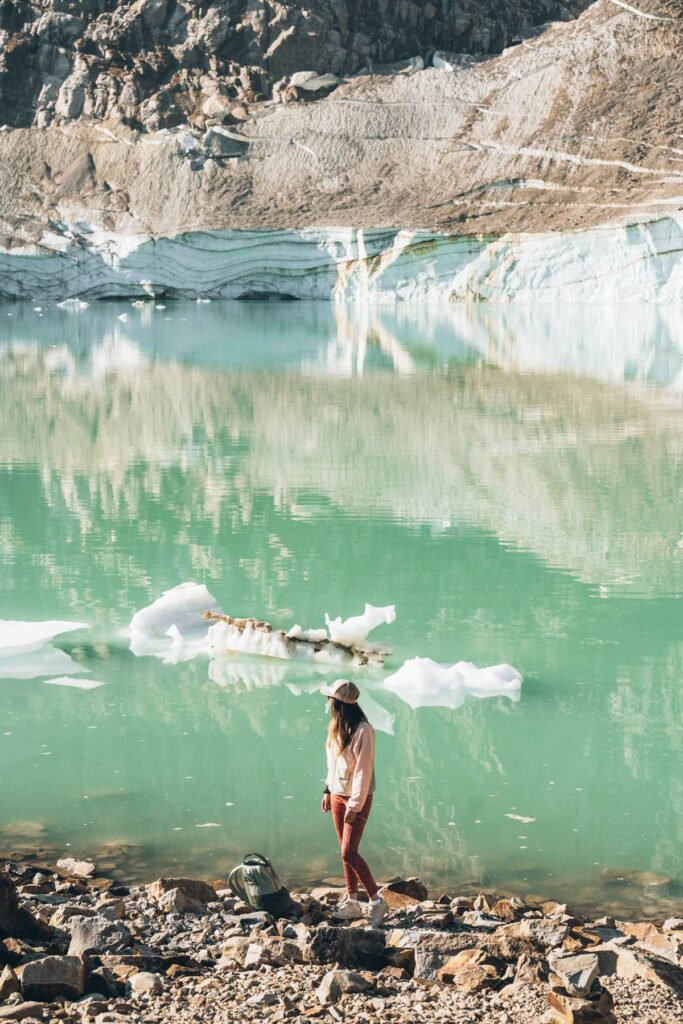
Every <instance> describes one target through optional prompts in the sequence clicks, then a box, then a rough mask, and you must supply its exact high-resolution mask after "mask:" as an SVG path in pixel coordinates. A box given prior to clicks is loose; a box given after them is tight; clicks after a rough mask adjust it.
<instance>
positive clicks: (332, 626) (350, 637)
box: [325, 604, 396, 647]
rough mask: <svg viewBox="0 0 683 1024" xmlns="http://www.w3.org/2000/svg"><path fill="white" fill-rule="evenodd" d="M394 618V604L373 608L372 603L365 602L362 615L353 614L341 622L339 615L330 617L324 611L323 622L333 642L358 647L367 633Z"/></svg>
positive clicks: (392, 620)
mask: <svg viewBox="0 0 683 1024" xmlns="http://www.w3.org/2000/svg"><path fill="white" fill-rule="evenodd" d="M395 620H396V605H394V604H390V605H387V607H386V608H375V607H374V605H371V604H366V605H365V611H364V612H363V614H362V615H355V616H353V617H352V618H350V619H346V620H345V621H344V622H342V620H341V617H337V618H336V619H331V618H330V617H329V615H328V614H327V612H325V622H326V623H327V628H328V629H329V631H330V639H331V640H332V641H333V643H335V644H344V646H345V647H360V646H361V645H362V644H363V643H364V641H365V640H367V638H368V634H369V633H370V632H371V631H372V630H373V629H376V628H377V626H381V625H382V624H383V623H385V622H394V621H395Z"/></svg>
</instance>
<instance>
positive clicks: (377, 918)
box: [367, 896, 389, 928]
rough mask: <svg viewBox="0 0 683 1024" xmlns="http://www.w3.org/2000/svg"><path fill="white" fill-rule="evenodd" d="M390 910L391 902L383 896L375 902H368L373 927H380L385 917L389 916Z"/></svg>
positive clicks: (368, 912)
mask: <svg viewBox="0 0 683 1024" xmlns="http://www.w3.org/2000/svg"><path fill="white" fill-rule="evenodd" d="M388 911H389V904H388V903H387V901H386V900H385V899H384V897H383V896H380V898H379V899H378V900H377V902H376V903H375V902H373V901H372V900H371V901H370V903H369V904H368V911H367V917H368V921H369V923H370V927H371V928H379V926H380V925H381V923H382V921H383V920H384V918H385V917H386V916H387V913H388Z"/></svg>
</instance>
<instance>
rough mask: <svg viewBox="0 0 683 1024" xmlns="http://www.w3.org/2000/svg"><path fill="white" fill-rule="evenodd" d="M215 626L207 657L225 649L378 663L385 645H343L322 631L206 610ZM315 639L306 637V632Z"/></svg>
mask: <svg viewBox="0 0 683 1024" xmlns="http://www.w3.org/2000/svg"><path fill="white" fill-rule="evenodd" d="M204 617H205V618H206V619H207V620H208V621H214V622H215V625H213V626H211V628H210V629H209V656H210V657H211V658H220V657H224V656H225V655H226V654H227V653H228V652H231V651H237V652H239V653H241V654H258V655H260V656H261V657H265V658H282V659H285V660H289V659H295V660H299V661H314V662H318V663H320V664H325V665H357V666H359V667H360V666H365V665H382V664H383V663H384V659H385V658H386V656H387V654H388V653H390V652H389V650H388V649H387V648H386V647H382V646H380V645H379V644H365V645H363V646H361V644H360V643H359V644H358V645H355V644H353V645H352V644H348V645H347V644H345V643H341V642H340V641H334V640H330V639H328V638H327V633H326V632H325V631H324V630H312V631H304V630H302V629H301V627H299V628H298V629H297V628H296V627H294V629H292V630H290V634H291V635H288V634H287V633H285V631H284V630H283V629H275V628H274V626H272V625H271V623H270V622H262V621H261V620H260V619H251V618H250V619H236V618H233V616H231V615H221V614H215V613H212V612H208V613H206V614H205V616H204ZM309 632H310V636H313V637H315V638H316V639H309V638H308V635H309Z"/></svg>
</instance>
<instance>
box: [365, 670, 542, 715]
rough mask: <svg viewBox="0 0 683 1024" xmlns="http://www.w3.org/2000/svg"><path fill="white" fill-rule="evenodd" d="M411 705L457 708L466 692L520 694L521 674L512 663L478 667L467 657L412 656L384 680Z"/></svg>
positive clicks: (512, 696) (511, 696)
mask: <svg viewBox="0 0 683 1024" xmlns="http://www.w3.org/2000/svg"><path fill="white" fill-rule="evenodd" d="M384 686H385V688H386V689H387V690H391V691H392V693H395V694H396V695H397V696H398V697H400V698H401V700H404V701H405V702H406V704H409V705H410V707H411V708H420V707H442V708H452V709H453V710H455V708H459V707H460V706H461V705H462V704H463V702H464V700H465V697H466V696H471V697H501V696H503V697H508V698H509V699H510V700H512V701H517V700H519V699H520V697H521V689H522V676H521V675H520V673H519V672H518V671H517V669H515V668H513V667H512V665H506V664H503V665H491V666H489V667H487V668H478V667H477V666H476V665H474V664H473V663H472V662H470V661H459V662H457V664H455V665H441V664H439V662H436V661H432V659H431V658H412V659H411V660H409V661H406V662H405V663H404V664H403V665H402V666H401V668H400V669H398V671H397V672H394V673H393V675H390V676H388V677H387V678H386V679H385V680H384Z"/></svg>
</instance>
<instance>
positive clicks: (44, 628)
mask: <svg viewBox="0 0 683 1024" xmlns="http://www.w3.org/2000/svg"><path fill="white" fill-rule="evenodd" d="M89 628H90V627H89V626H88V624H87V623H85V622H65V621H62V620H53V619H49V620H47V621H45V622H26V621H23V620H14V619H0V679H39V678H40V677H41V676H55V675H60V674H67V673H71V674H74V675H75V674H77V673H79V672H87V671H88V670H87V669H86V668H85V667H83V666H82V665H79V664H78V663H77V662H75V661H74V660H73V658H71V657H69V655H68V654H67V653H66V652H65V651H61V650H59V648H57V647H53V646H52V644H51V641H52V640H53V639H54V638H55V637H56V636H60V635H61V634H62V633H70V632H72V631H73V630H76V629H89Z"/></svg>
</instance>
